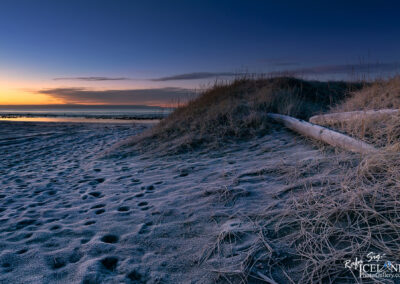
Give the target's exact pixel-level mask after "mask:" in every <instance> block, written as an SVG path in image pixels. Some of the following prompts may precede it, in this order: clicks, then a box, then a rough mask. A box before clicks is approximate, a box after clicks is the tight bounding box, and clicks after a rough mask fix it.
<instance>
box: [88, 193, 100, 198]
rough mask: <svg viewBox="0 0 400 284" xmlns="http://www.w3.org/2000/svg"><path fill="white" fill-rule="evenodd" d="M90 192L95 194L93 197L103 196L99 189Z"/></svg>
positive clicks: (92, 194)
mask: <svg viewBox="0 0 400 284" xmlns="http://www.w3.org/2000/svg"><path fill="white" fill-rule="evenodd" d="M89 194H90V195H91V196H93V197H96V198H100V197H101V192H99V191H92V192H89Z"/></svg>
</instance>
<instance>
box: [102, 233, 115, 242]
mask: <svg viewBox="0 0 400 284" xmlns="http://www.w3.org/2000/svg"><path fill="white" fill-rule="evenodd" d="M100 240H101V241H102V242H103V243H107V244H115V243H117V242H118V240H119V237H118V236H116V235H112V234H108V235H104V236H103V237H101V239H100Z"/></svg>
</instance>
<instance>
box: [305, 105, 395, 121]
mask: <svg viewBox="0 0 400 284" xmlns="http://www.w3.org/2000/svg"><path fill="white" fill-rule="evenodd" d="M399 111H400V110H398V109H380V110H365V111H349V112H338V113H328V114H321V115H314V116H312V117H310V119H309V120H308V121H310V122H311V123H315V124H334V123H339V122H345V121H349V120H355V119H365V118H372V117H379V116H381V115H394V114H398V113H399Z"/></svg>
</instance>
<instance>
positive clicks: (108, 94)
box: [37, 88, 196, 105]
mask: <svg viewBox="0 0 400 284" xmlns="http://www.w3.org/2000/svg"><path fill="white" fill-rule="evenodd" d="M37 93H39V94H46V95H49V96H51V97H53V98H57V99H62V100H64V102H65V103H67V104H77V103H79V104H94V103H96V104H99V103H101V104H143V105H146V104H149V105H151V104H174V103H177V102H178V101H184V100H187V99H190V98H193V96H195V95H196V92H195V91H194V90H190V89H183V88H160V89H142V90H137V89H134V90H103V91H96V90H90V89H86V88H54V89H44V90H40V91H38V92H37Z"/></svg>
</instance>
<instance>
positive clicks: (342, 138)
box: [267, 113, 378, 154]
mask: <svg viewBox="0 0 400 284" xmlns="http://www.w3.org/2000/svg"><path fill="white" fill-rule="evenodd" d="M267 116H268V117H269V118H271V119H274V120H275V121H277V122H279V123H282V124H283V125H285V126H286V127H287V128H289V129H291V130H293V131H295V132H297V133H300V134H302V135H304V136H307V137H310V138H313V139H315V140H319V141H322V142H325V143H327V144H329V145H332V146H334V147H341V148H343V149H346V150H348V151H351V152H356V153H362V154H367V153H374V152H377V151H378V150H377V149H376V148H375V147H373V146H372V145H370V144H368V143H365V142H363V141H361V140H358V139H355V138H352V137H350V136H347V135H344V134H342V133H339V132H336V131H333V130H330V129H328V128H325V127H322V126H319V125H315V124H312V123H309V122H306V121H304V120H300V119H297V118H294V117H291V116H287V115H282V114H276V113H268V114H267Z"/></svg>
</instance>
